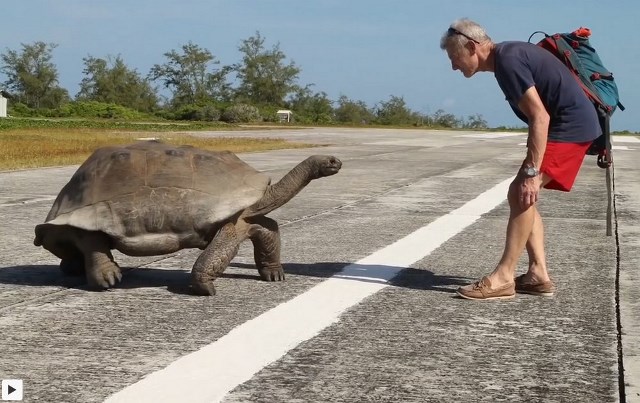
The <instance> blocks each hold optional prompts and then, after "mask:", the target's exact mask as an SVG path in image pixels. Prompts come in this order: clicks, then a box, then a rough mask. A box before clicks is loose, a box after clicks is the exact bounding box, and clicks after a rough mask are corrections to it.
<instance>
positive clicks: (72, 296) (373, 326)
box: [0, 128, 640, 403]
mask: <svg viewBox="0 0 640 403" xmlns="http://www.w3.org/2000/svg"><path fill="white" fill-rule="evenodd" d="M200 135H204V136H247V137H257V136H262V137H281V138H286V139H290V140H292V141H301V142H306V143H315V144H319V145H323V146H322V147H321V148H309V149H297V150H279V151H272V152H265V153H254V154H242V155H240V156H241V158H242V159H244V160H245V161H246V162H248V163H249V164H251V165H252V166H254V167H255V168H257V169H259V170H262V171H266V172H268V173H269V174H270V175H271V176H272V178H273V179H274V181H275V180H277V179H279V178H280V177H281V176H282V175H284V174H285V173H286V172H287V171H288V170H289V169H291V168H292V167H293V166H294V165H295V164H297V163H298V162H299V161H301V160H302V159H304V158H305V157H307V156H309V155H312V154H333V155H336V156H337V157H338V158H340V159H341V160H342V162H343V168H342V171H341V172H340V173H339V174H337V175H335V176H332V177H329V178H323V179H320V180H316V181H313V182H311V183H310V184H309V186H307V187H306V188H305V189H304V190H303V191H302V192H301V193H300V194H299V195H298V196H296V197H295V198H294V199H292V200H291V201H290V202H289V203H287V204H286V205H285V206H284V207H282V208H280V209H279V210H276V211H274V212H273V213H272V214H271V215H270V216H271V217H272V218H274V219H276V220H277V221H278V222H279V223H280V231H281V235H282V242H283V245H282V261H283V265H284V269H285V272H286V274H287V280H286V281H285V282H282V283H267V282H262V281H260V280H259V277H258V274H257V271H256V270H255V269H254V266H253V250H252V248H251V247H250V246H251V243H250V242H246V243H245V244H243V245H242V247H241V249H240V252H239V254H238V256H237V258H236V259H234V261H233V262H232V264H231V266H230V267H229V268H228V269H227V270H226V271H225V274H224V275H223V276H222V277H221V278H219V279H218V280H216V288H217V292H218V294H217V295H216V296H214V297H197V296H192V295H189V294H186V293H185V289H186V286H187V285H188V284H189V272H190V269H191V266H192V265H193V263H194V262H195V259H196V258H197V256H198V253H199V251H198V250H186V251H180V252H178V253H175V254H172V255H167V256H157V257H150V258H139V257H138V258H134V257H128V256H123V255H121V254H117V253H116V254H115V257H116V260H117V261H118V263H119V264H120V266H121V267H123V268H126V270H125V272H124V277H123V281H122V283H121V284H120V285H119V286H118V287H116V288H115V289H113V290H110V291H107V292H92V291H89V290H87V289H86V287H85V285H84V279H83V278H75V277H64V276H63V275H62V274H61V272H60V271H59V269H58V267H57V265H58V260H57V258H55V256H53V255H51V254H50V253H49V252H47V251H46V250H44V249H42V248H37V247H35V246H33V234H34V232H33V229H34V226H35V225H36V224H39V223H41V222H43V220H44V218H45V217H46V215H47V213H48V211H49V209H50V207H51V204H52V203H53V199H54V198H55V196H56V195H57V193H58V192H59V190H60V188H61V187H62V186H63V185H64V184H65V183H66V182H67V181H68V180H69V178H70V177H71V175H72V174H73V172H74V171H75V169H76V168H77V167H76V166H73V167H56V168H47V169H38V170H23V171H16V172H0V216H1V217H2V218H3V223H4V225H3V226H2V227H0V239H2V241H3V242H0V352H1V353H0V379H5V380H10V379H21V380H22V381H23V393H24V400H23V401H25V402H56V403H57V402H82V403H84V402H103V401H108V402H136V403H137V402H143V401H150V402H151V401H153V402H180V403H181V402H213V401H224V402H265V403H266V402H269V403H273V402H476V401H487V402H533V401H535V402H537V401H544V402H598V403H601V402H620V401H627V402H640V291H639V290H640V274H639V273H638V268H639V262H640V214H639V212H640V177H639V176H638V170H639V168H640V138H638V137H633V136H625V137H616V138H614V146H615V154H614V158H615V195H616V197H615V212H616V215H615V222H614V236H611V237H607V236H606V235H605V224H606V221H605V212H606V205H607V199H606V187H605V175H604V170H603V169H600V168H598V167H597V166H596V163H595V157H592V156H587V158H586V159H585V162H584V165H583V168H582V170H581V172H580V175H579V177H578V179H577V182H576V185H575V186H574V189H573V191H572V192H570V193H560V192H553V191H543V193H542V196H541V198H542V200H541V202H540V203H539V208H540V211H541V214H542V217H543V221H544V224H545V231H546V236H547V244H546V248H547V259H548V265H549V267H550V270H551V275H552V277H553V279H554V281H555V282H556V284H557V285H558V291H557V293H556V295H555V296H553V297H551V298H544V297H535V296H528V295H517V296H516V298H515V299H512V300H507V301H481V302H477V301H468V300H463V299H460V298H457V297H456V296H455V290H456V288H457V287H459V286H460V285H464V284H468V283H469V282H471V281H473V280H476V279H477V278H479V277H481V276H482V275H484V274H486V273H488V272H489V271H491V270H492V269H493V267H494V266H495V264H496V263H497V261H498V259H499V258H500V254H501V252H502V247H503V243H504V233H505V228H506V217H507V214H508V207H507V205H506V201H505V200H504V196H506V193H505V192H506V187H505V186H506V184H508V180H509V179H510V178H511V177H512V176H513V175H514V174H515V173H516V171H517V169H518V167H519V165H520V163H521V162H522V159H523V158H524V155H525V145H524V142H525V140H526V136H525V135H524V134H514V133H480V132H449V131H427V130H383V129H377V130H376V129H330V128H316V129H301V130H286V131H273V130H265V131H258V132H256V131H246V132H211V133H200ZM500 195H502V197H501V196H500ZM526 263H527V262H526V256H523V258H522V259H521V262H520V266H519V271H522V270H523V269H524V268H525V267H526Z"/></svg>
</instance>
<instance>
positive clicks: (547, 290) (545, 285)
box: [514, 274, 556, 297]
mask: <svg viewBox="0 0 640 403" xmlns="http://www.w3.org/2000/svg"><path fill="white" fill-rule="evenodd" d="M514 280H515V284H516V292H518V293H521V294H532V295H541V296H544V297H550V296H552V295H553V293H554V292H555V291H556V286H555V284H553V281H551V280H549V281H544V282H542V283H535V284H532V283H529V282H528V281H526V280H525V275H524V274H521V275H519V276H518V277H516V278H515V279H514Z"/></svg>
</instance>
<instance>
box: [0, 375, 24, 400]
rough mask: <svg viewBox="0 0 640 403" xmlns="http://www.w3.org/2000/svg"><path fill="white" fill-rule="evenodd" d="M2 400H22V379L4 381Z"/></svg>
mask: <svg viewBox="0 0 640 403" xmlns="http://www.w3.org/2000/svg"><path fill="white" fill-rule="evenodd" d="M2 400H14V401H15V400H22V379H3V380H2Z"/></svg>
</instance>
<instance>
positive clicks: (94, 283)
mask: <svg viewBox="0 0 640 403" xmlns="http://www.w3.org/2000/svg"><path fill="white" fill-rule="evenodd" d="M120 280H122V273H121V272H120V268H119V267H118V265H116V264H111V265H105V266H102V267H100V268H98V269H97V270H95V271H94V272H93V273H89V272H87V281H88V283H89V287H91V288H96V289H102V290H104V289H107V288H110V287H113V286H115V285H116V284H118V283H119V282H120Z"/></svg>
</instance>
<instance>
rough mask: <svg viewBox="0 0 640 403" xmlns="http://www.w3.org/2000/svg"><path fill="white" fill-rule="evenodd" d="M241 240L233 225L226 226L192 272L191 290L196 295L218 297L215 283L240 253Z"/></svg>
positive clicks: (199, 258)
mask: <svg viewBox="0 0 640 403" xmlns="http://www.w3.org/2000/svg"><path fill="white" fill-rule="evenodd" d="M239 245H240V240H239V239H238V236H237V234H236V229H235V226H234V225H233V223H227V224H225V225H224V226H223V227H222V228H221V229H220V231H218V233H217V234H216V236H215V237H214V238H213V240H212V241H211V243H209V245H207V247H206V248H205V250H204V251H203V252H202V253H201V254H200V256H199V257H198V259H197V260H196V262H195V264H194V265H193V269H192V270H191V289H192V291H193V293H194V294H196V295H216V289H215V287H214V286H213V281H214V280H215V279H216V278H218V276H220V275H221V274H222V273H223V272H224V270H225V269H226V268H227V266H228V265H229V262H231V260H232V259H233V258H234V257H235V256H236V254H237V253H238V246H239Z"/></svg>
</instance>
